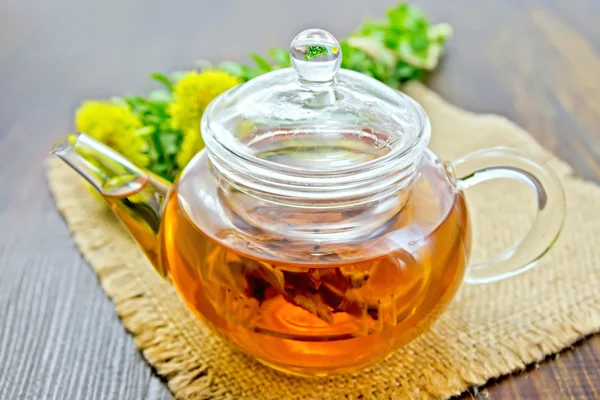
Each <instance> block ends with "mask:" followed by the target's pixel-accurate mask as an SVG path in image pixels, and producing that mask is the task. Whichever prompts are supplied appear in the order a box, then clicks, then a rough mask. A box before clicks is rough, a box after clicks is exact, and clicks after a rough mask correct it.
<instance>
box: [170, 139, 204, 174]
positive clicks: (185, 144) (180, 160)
mask: <svg viewBox="0 0 600 400" xmlns="http://www.w3.org/2000/svg"><path fill="white" fill-rule="evenodd" d="M203 147H204V141H203V140H202V135H200V130H199V129H189V130H187V131H185V132H184V134H183V141H182V142H181V147H180V148H179V152H178V153H177V156H176V157H175V161H177V165H178V166H179V168H180V169H183V167H185V166H186V165H187V163H189V162H190V160H191V159H192V158H193V157H194V156H195V155H196V153H198V152H199V151H200V150H202V148H203Z"/></svg>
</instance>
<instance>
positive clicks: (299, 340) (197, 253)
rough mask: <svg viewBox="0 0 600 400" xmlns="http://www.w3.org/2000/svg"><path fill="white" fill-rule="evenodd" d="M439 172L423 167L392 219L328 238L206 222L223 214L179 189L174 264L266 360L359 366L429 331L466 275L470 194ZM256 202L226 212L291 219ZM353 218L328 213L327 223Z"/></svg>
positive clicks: (234, 334)
mask: <svg viewBox="0 0 600 400" xmlns="http://www.w3.org/2000/svg"><path fill="white" fill-rule="evenodd" d="M441 175H443V174H440V172H439V171H438V170H436V169H434V168H424V170H423V173H422V174H421V176H420V177H419V178H418V179H417V181H416V182H415V183H414V184H413V186H412V189H411V193H410V197H409V199H408V201H406V203H405V204H403V206H402V208H401V209H399V210H397V212H396V213H394V214H393V215H391V216H390V217H389V218H388V220H387V221H385V223H383V224H382V228H380V229H379V230H376V231H375V232H372V234H371V235H370V236H368V237H367V238H359V239H360V240H358V241H356V240H355V241H352V240H348V239H346V240H348V241H347V242H345V243H341V244H337V245H335V244H334V245H330V246H327V245H321V246H319V245H316V244H315V243H314V240H310V239H309V238H307V239H302V238H294V237H289V238H278V237H276V236H275V235H269V234H267V233H265V232H261V231H260V230H259V229H256V228H254V231H253V232H252V236H244V235H243V234H241V233H239V232H238V233H236V230H235V229H232V228H231V227H230V228H227V227H221V228H220V229H219V228H217V229H215V227H214V226H212V227H210V228H207V226H208V225H207V222H208V223H210V221H211V218H208V213H217V214H218V211H216V210H215V209H214V208H213V209H212V210H207V209H204V212H205V214H204V217H203V216H202V215H201V214H202V212H199V211H198V209H199V207H198V205H194V213H193V215H192V216H190V215H189V214H188V212H187V211H186V210H185V202H184V201H182V200H181V197H180V196H179V195H178V193H177V192H175V193H173V194H172V195H171V197H170V199H169V200H168V203H167V206H166V209H165V215H164V217H163V218H164V221H165V225H164V227H163V229H162V240H163V243H162V246H163V252H164V255H163V256H164V257H166V260H165V263H166V264H168V265H169V268H170V270H169V274H170V277H171V279H172V282H173V283H174V285H175V287H176V288H177V290H178V291H179V292H180V294H181V295H182V297H183V299H184V300H185V301H186V303H187V304H188V306H189V307H190V308H191V309H192V310H193V311H194V312H195V313H196V315H197V316H198V317H199V318H201V319H203V320H204V321H206V323H207V324H208V325H209V326H210V327H211V328H212V329H213V330H215V331H216V332H218V333H219V334H221V335H222V336H224V337H226V338H227V339H229V341H231V342H232V343H234V344H236V345H237V346H238V347H240V348H241V349H243V350H244V351H245V352H247V353H249V354H251V355H253V356H255V357H256V358H258V359H259V360H261V361H262V362H264V363H266V364H269V365H271V366H273V367H275V368H279V369H283V370H286V371H288V372H290V371H291V372H295V373H298V374H304V373H310V374H311V375H314V374H317V375H318V374H319V373H323V374H329V373H341V372H345V371H350V370H355V369H357V367H358V368H359V367H362V366H365V365H369V364H372V363H373V362H375V361H377V360H378V359H382V358H384V357H385V356H386V355H388V354H389V353H390V352H391V351H392V350H394V349H396V348H397V347H398V346H399V344H402V343H405V342H408V341H409V340H411V339H412V338H413V337H415V336H417V335H418V334H419V333H421V332H422V331H423V330H424V329H426V328H427V327H428V326H429V324H430V323H431V322H432V321H433V320H434V319H435V318H436V317H437V315H438V314H439V313H441V312H442V311H443V310H444V309H445V306H446V304H447V303H448V302H449V300H450V299H451V298H452V295H453V294H454V292H455V290H456V288H457V286H458V284H459V282H460V281H461V280H462V277H463V272H464V269H465V265H466V263H467V257H468V247H469V243H470V240H469V229H468V222H467V214H466V209H465V203H464V199H463V197H462V196H461V195H459V194H456V193H453V192H452V191H449V190H447V185H445V184H444V185H441V184H440V185H438V184H437V182H438V181H439V182H440V183H442V182H444V181H443V179H445V177H443V176H441ZM211 198H212V199H218V198H219V197H218V196H217V195H216V194H215V193H212V196H211ZM222 200H223V199H222ZM235 201H236V204H237V203H239V202H240V201H241V200H240V199H239V198H235ZM242 203H243V201H242ZM225 205H226V203H225ZM256 208H258V207H256ZM256 208H255V210H245V212H244V217H242V216H240V214H242V213H241V212H240V213H239V214H237V213H233V212H232V211H231V209H229V210H227V211H228V214H229V217H230V218H231V220H233V221H234V224H242V225H243V226H242V228H243V230H246V231H248V230H249V228H248V225H249V223H248V221H249V220H256V219H257V217H256V216H254V218H253V217H252V214H257V213H259V214H260V217H261V218H262V219H261V220H260V222H261V225H262V226H265V225H266V226H269V225H274V226H279V225H281V223H282V222H281V220H285V219H286V218H293V216H290V215H287V216H286V215H285V213H286V211H285V210H282V209H278V207H276V206H275V205H271V206H269V207H268V208H269V211H270V213H266V212H265V210H262V211H261V212H257V211H256ZM304 214H306V213H304ZM194 216H197V217H198V219H201V220H202V225H203V226H199V225H200V224H199V223H197V222H199V221H196V222H195V221H194V219H195V218H194ZM349 217H351V216H348V215H346V216H344V215H342V213H339V212H333V211H330V212H324V213H320V214H319V216H318V221H317V222H318V223H319V224H321V225H325V223H326V222H332V221H336V220H339V221H338V222H341V221H342V220H344V219H345V218H349ZM306 218H307V217H306V215H304V219H306ZM309 219H310V218H309ZM215 220H216V219H215ZM328 220H329V221H328ZM300 222H302V221H292V222H291V224H293V225H294V226H297V225H298V224H299V223H300ZM304 222H306V221H304ZM240 231H242V230H240ZM313 237H318V235H316V234H315V235H313ZM300 255H302V256H300Z"/></svg>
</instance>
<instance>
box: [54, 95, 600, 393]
mask: <svg viewBox="0 0 600 400" xmlns="http://www.w3.org/2000/svg"><path fill="white" fill-rule="evenodd" d="M403 90H405V91H406V92H407V93H408V94H409V95H411V96H413V97H414V98H415V99H416V100H417V101H419V102H420V103H421V104H422V105H423V106H424V108H425V109H426V111H427V112H428V114H429V117H430V118H431V121H432V125H433V139H432V142H431V147H432V148H433V149H434V150H435V151H436V152H437V153H438V154H439V155H440V156H442V157H443V158H444V159H447V160H451V159H454V158H455V157H457V156H460V155H463V154H465V153H467V152H469V151H471V150H475V149H478V148H483V147H489V146H494V145H509V146H515V147H520V148H525V149H529V150H533V151H535V152H538V153H540V154H543V155H544V156H545V158H546V159H547V160H548V161H549V162H550V164H551V165H552V166H553V167H554V168H555V169H556V170H557V172H558V173H559V175H560V176H561V179H562V181H563V183H564V187H565V191H566V193H567V220H566V225H565V228H564V230H563V233H562V235H561V237H560V239H559V240H558V242H557V243H556V245H555V247H554V248H553V249H552V250H551V251H550V252H549V253H548V255H547V256H546V257H545V258H544V259H543V261H542V262H541V263H540V264H539V265H538V266H537V267H536V268H534V269H533V270H530V271H528V272H526V273H524V274H522V275H519V276H517V277H515V278H512V279H508V280H504V281H501V282H499V283H495V284H490V285H485V286H469V285H463V287H462V288H461V290H460V292H459V295H458V297H457V298H456V299H455V301H454V302H453V303H452V305H451V307H450V309H449V310H448V311H447V312H446V313H445V314H444V315H443V316H442V317H441V319H439V320H438V321H437V322H436V323H435V324H434V326H433V327H432V329H431V330H430V331H429V332H427V333H426V334H424V335H423V336H421V337H420V338H418V339H416V340H415V341H413V342H411V343H410V344H409V345H407V346H406V347H404V348H402V349H400V350H399V351H397V352H396V353H395V354H394V355H392V356H391V357H389V358H388V359H387V360H386V361H384V362H382V363H380V364H379V365H377V366H375V367H372V368H370V369H368V370H366V371H363V372H361V373H357V374H354V375H350V376H342V377H334V378H327V379H317V380H311V379H303V378H297V377H289V376H286V375H283V374H281V373H278V372H275V371H273V370H271V369H268V368H267V367H263V366H262V365H260V364H259V363H258V362H256V361H254V360H252V359H251V358H249V357H247V356H245V355H242V354H240V353H238V352H237V351H235V350H233V349H232V348H230V347H229V346H228V345H227V344H225V343H224V342H222V341H221V340H220V339H218V338H217V337H216V336H214V335H213V334H211V333H210V332H209V331H208V330H207V329H205V328H204V327H203V326H202V325H201V324H200V323H199V322H197V321H196V320H195V319H194V317H193V316H192V315H191V313H190V312H188V311H187V309H186V308H185V306H184V304H183V303H182V302H181V301H180V300H179V298H178V296H177V295H176V293H175V291H174V290H173V289H172V287H171V286H169V284H168V283H167V282H166V281H164V280H162V279H161V278H160V277H159V276H158V274H156V273H155V272H154V270H153V269H152V267H151V266H150V265H149V263H148V262H147V261H146V259H145V258H144V256H143V255H142V253H141V251H139V250H138V249H137V247H136V246H135V245H134V243H133V242H132V241H131V240H130V239H129V238H128V236H127V234H126V233H125V231H124V230H123V229H122V228H121V226H120V225H119V224H118V223H117V222H116V220H115V218H114V217H113V216H112V214H111V212H110V211H109V210H108V208H107V207H105V206H104V205H103V204H101V203H100V202H98V201H97V200H96V199H94V198H93V197H92V196H91V195H90V194H89V192H88V191H87V190H86V189H85V188H84V187H83V185H82V184H81V179H79V178H78V177H77V176H76V175H75V174H74V173H73V172H72V171H71V170H69V169H68V168H67V167H65V166H64V165H62V164H61V163H58V162H55V161H52V162H50V167H49V178H50V186H51V189H52V192H53V193H54V197H55V199H56V204H57V205H58V208H59V210H60V211H61V212H62V213H63V214H64V217H65V219H66V221H67V223H68V225H69V227H70V229H71V230H72V232H73V237H74V239H75V241H76V243H77V245H78V247H79V249H80V250H81V252H82V253H83V255H84V257H85V258H86V259H87V260H88V261H89V263H90V264H91V266H92V268H94V270H95V272H96V273H97V274H98V276H99V278H100V282H101V284H102V287H103V288H104V290H105V292H106V294H107V295H108V296H109V297H110V298H112V300H113V301H114V303H115V306H116V310H117V313H118V315H119V316H120V318H121V319H122V321H123V324H124V325H125V327H126V328H127V329H128V330H129V331H130V332H131V333H132V334H133V337H134V339H135V342H136V343H137V345H138V346H139V348H140V349H141V351H142V352H143V354H144V357H145V358H146V359H147V360H148V362H149V363H150V364H151V365H152V366H153V367H154V368H155V369H156V371H157V372H158V374H160V375H161V376H162V377H164V378H165V379H166V381H167V382H168V385H169V388H170V389H171V391H172V392H173V393H174V395H175V396H176V397H177V398H181V399H200V398H201V399H204V398H211V399H212V398H215V399H221V398H228V399H229V398H231V399H344V398H348V399H358V398H360V399H369V398H378V399H386V398H393V399H396V398H398V399H399V398H447V397H450V396H452V395H456V394H459V393H461V392H463V391H465V390H466V389H468V388H469V387H471V386H475V385H481V384H484V383H485V382H486V381H488V380H489V379H491V378H495V377H499V376H501V375H505V374H509V373H511V372H514V371H517V370H519V369H522V368H524V367H525V366H526V365H528V364H531V363H534V362H537V361H539V360H542V359H543V358H544V357H545V356H546V355H549V354H552V353H556V352H558V351H560V350H561V349H563V348H565V347H567V346H569V345H570V344H572V343H573V342H574V341H576V340H577V339H579V338H581V337H583V336H585V335H588V334H590V333H593V332H596V331H598V330H600V290H598V287H600V286H599V285H600V268H599V266H600V246H598V242H599V239H598V238H600V207H599V205H600V188H599V187H598V186H596V185H595V184H593V183H589V182H585V181H583V180H580V179H577V178H575V177H573V176H572V175H571V169H570V168H569V167H568V166H567V165H566V164H564V163H563V162H561V161H559V160H558V159H557V158H555V157H554V156H553V155H551V154H550V153H548V152H546V151H545V150H544V149H542V148H541V147H540V145H538V144H537V143H536V142H535V141H534V139H533V138H532V137H531V136H530V135H529V134H528V133H527V132H525V131H523V130H522V129H520V128H519V127H517V126H515V125H514V124H512V123H511V122H509V121H507V120H506V119H504V118H501V117H498V116H494V115H475V114H472V113H469V112H465V111H463V110H461V109H458V108H456V107H454V106H452V105H450V104H448V103H447V102H445V101H444V100H442V99H441V98H440V97H438V96H437V95H436V94H434V93H432V92H430V91H429V90H428V89H426V88H424V87H423V86H421V85H420V84H413V85H411V86H409V87H406V88H404V89H403ZM479 186H480V187H475V188H473V189H469V193H468V195H467V200H468V202H469V206H470V210H471V212H472V216H473V220H474V229H475V232H474V254H473V258H474V259H475V258H481V257H486V256H490V255H493V254H494V253H495V252H496V251H498V250H501V249H502V248H503V247H504V246H506V245H509V244H511V242H513V241H514V240H517V239H519V237H520V235H522V234H523V233H524V232H526V230H527V227H528V225H529V223H530V221H531V220H532V215H533V210H534V205H535V203H534V198H533V195H532V194H531V193H530V191H529V188H527V187H525V185H519V184H513V183H502V181H500V183H489V184H487V183H484V184H482V185H479Z"/></svg>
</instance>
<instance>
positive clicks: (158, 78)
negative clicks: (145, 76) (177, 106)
mask: <svg viewBox="0 0 600 400" xmlns="http://www.w3.org/2000/svg"><path fill="white" fill-rule="evenodd" d="M150 77H151V78H152V79H154V80H155V81H157V82H160V83H162V84H163V85H164V86H165V87H166V88H167V89H169V91H172V90H173V83H172V82H171V80H170V79H169V78H168V77H167V76H166V75H165V74H161V73H160V72H155V73H153V74H151V75H150Z"/></svg>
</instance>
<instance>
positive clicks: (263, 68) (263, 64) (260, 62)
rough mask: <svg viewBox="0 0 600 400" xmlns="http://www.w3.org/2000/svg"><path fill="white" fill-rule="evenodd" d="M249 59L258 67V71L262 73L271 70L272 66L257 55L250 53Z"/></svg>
mask: <svg viewBox="0 0 600 400" xmlns="http://www.w3.org/2000/svg"><path fill="white" fill-rule="evenodd" d="M250 57H251V58H252V59H253V60H254V62H255V63H256V65H258V68H260V70H261V71H262V72H269V71H272V70H273V66H272V65H271V64H269V62H268V61H267V60H265V59H264V58H263V57H261V56H259V55H258V54H256V53H250Z"/></svg>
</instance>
